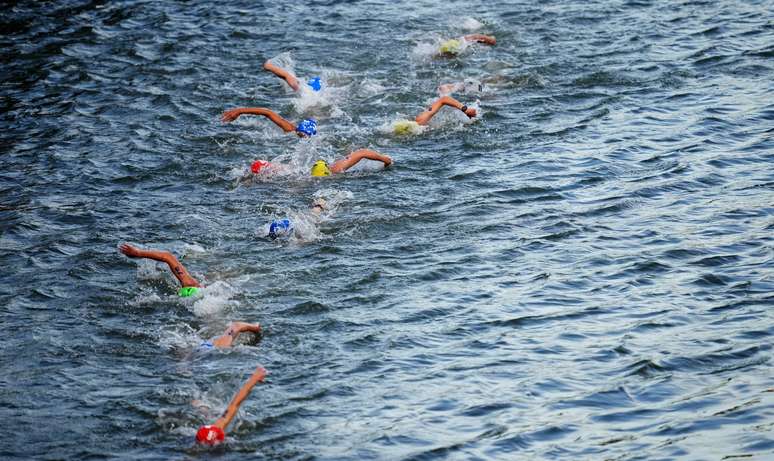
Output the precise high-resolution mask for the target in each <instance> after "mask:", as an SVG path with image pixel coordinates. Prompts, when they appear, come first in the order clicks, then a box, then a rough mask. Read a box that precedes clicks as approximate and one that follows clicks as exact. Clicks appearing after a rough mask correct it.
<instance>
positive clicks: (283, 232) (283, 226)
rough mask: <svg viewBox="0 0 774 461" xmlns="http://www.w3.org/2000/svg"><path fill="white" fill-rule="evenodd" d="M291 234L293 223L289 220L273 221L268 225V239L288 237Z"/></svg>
mask: <svg viewBox="0 0 774 461" xmlns="http://www.w3.org/2000/svg"><path fill="white" fill-rule="evenodd" d="M291 233H293V223H292V222H290V220H289V219H287V218H285V219H275V220H274V221H272V222H271V224H270V225H269V238H270V239H272V240H275V239H277V238H278V237H288V236H290V234H291Z"/></svg>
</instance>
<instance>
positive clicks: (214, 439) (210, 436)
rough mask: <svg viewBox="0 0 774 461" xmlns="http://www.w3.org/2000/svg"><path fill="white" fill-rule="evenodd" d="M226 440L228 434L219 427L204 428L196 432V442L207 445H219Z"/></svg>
mask: <svg viewBox="0 0 774 461" xmlns="http://www.w3.org/2000/svg"><path fill="white" fill-rule="evenodd" d="M224 440H226V434H225V433H224V432H223V429H221V428H219V427H218V426H213V425H207V426H202V427H200V428H199V430H198V431H197V432H196V441H197V442H198V443H203V444H205V445H217V444H219V443H221V442H223V441H224Z"/></svg>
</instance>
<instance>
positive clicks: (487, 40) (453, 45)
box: [438, 34, 497, 57]
mask: <svg viewBox="0 0 774 461" xmlns="http://www.w3.org/2000/svg"><path fill="white" fill-rule="evenodd" d="M468 43H483V44H485V45H490V46H494V45H495V44H496V43H497V40H495V38H494V37H493V36H491V35H483V34H469V35H464V36H462V37H460V38H452V39H449V40H446V41H445V42H443V43H441V46H440V47H438V54H439V55H440V56H445V57H454V56H456V55H458V54H460V52H462V50H464V49H465V48H467V44H468Z"/></svg>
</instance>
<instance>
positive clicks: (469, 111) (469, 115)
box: [465, 107, 476, 118]
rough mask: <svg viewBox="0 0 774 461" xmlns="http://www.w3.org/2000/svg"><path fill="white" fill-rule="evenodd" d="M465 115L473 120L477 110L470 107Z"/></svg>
mask: <svg viewBox="0 0 774 461" xmlns="http://www.w3.org/2000/svg"><path fill="white" fill-rule="evenodd" d="M465 115H467V116H468V118H473V117H475V116H476V109H475V108H473V107H468V109H467V110H466V111H465Z"/></svg>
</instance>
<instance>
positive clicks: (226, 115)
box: [221, 109, 242, 123]
mask: <svg viewBox="0 0 774 461" xmlns="http://www.w3.org/2000/svg"><path fill="white" fill-rule="evenodd" d="M240 115H242V110H241V109H231V110H227V111H225V112H223V116H222V117H221V120H223V122H225V123H228V122H233V121H234V120H236V119H238V118H239V116H240Z"/></svg>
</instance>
